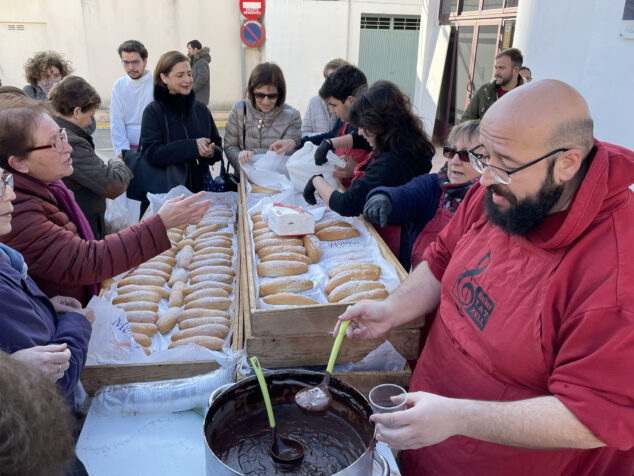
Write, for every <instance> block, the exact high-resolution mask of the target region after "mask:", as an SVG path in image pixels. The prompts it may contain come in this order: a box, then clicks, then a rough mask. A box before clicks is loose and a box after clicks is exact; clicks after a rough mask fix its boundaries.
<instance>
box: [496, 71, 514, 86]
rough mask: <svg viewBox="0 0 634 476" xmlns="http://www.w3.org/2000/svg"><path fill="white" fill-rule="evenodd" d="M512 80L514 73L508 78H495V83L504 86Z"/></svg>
mask: <svg viewBox="0 0 634 476" xmlns="http://www.w3.org/2000/svg"><path fill="white" fill-rule="evenodd" d="M498 81H499V82H498ZM511 81H513V74H512V73H511V75H510V76H509V77H508V78H500V79H499V80H498V79H496V80H495V84H496V85H498V86H500V87H502V86H506V85H507V84H509V83H510V82H511Z"/></svg>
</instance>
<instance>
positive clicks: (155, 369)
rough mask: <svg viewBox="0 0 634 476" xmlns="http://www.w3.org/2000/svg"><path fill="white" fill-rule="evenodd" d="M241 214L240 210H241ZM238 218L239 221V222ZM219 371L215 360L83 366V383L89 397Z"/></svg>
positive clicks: (237, 332) (237, 310)
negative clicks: (115, 388)
mask: <svg viewBox="0 0 634 476" xmlns="http://www.w3.org/2000/svg"><path fill="white" fill-rule="evenodd" d="M238 214H239V210H238ZM239 218H240V217H239V215H238V220H239ZM239 229H240V227H239V226H238V229H237V230H236V240H237V257H236V280H235V288H234V306H233V308H234V311H233V325H232V327H233V335H232V338H231V339H232V340H231V349H232V350H233V351H234V352H235V351H237V350H239V349H242V346H243V334H242V332H243V331H242V314H243V311H241V309H242V308H241V303H240V286H239V282H240V281H239V280H240V278H241V276H240V270H241V269H243V266H242V264H241V261H242V256H243V254H244V253H243V252H242V250H241V240H240V233H239ZM218 368H219V365H218V363H217V362H216V361H215V360H194V361H181V362H151V363H147V364H112V365H91V366H86V367H84V371H83V372H82V374H81V382H82V384H83V386H84V389H85V390H86V392H87V393H88V394H89V395H94V394H95V392H96V391H97V390H99V389H100V388H101V387H103V386H106V385H116V384H126V383H134V382H155V381H158V380H172V379H180V378H187V377H194V376H196V375H201V374H205V373H209V372H212V371H214V370H216V369H218Z"/></svg>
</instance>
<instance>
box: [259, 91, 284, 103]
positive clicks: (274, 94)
mask: <svg viewBox="0 0 634 476" xmlns="http://www.w3.org/2000/svg"><path fill="white" fill-rule="evenodd" d="M253 95H254V96H255V99H264V98H267V99H270V100H271V101H275V100H277V98H278V97H279V96H280V95H279V94H278V93H272V94H264V93H258V92H254V93H253Z"/></svg>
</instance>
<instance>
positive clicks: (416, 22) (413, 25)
mask: <svg viewBox="0 0 634 476" xmlns="http://www.w3.org/2000/svg"><path fill="white" fill-rule="evenodd" d="M394 29H395V30H420V18H399V17H396V18H394Z"/></svg>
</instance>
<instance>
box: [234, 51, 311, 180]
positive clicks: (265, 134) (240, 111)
mask: <svg viewBox="0 0 634 476" xmlns="http://www.w3.org/2000/svg"><path fill="white" fill-rule="evenodd" d="M246 96H247V98H246V99H244V100H242V101H238V102H237V103H235V104H234V105H233V108H232V109H231V112H230V113H229V117H228V119H227V125H226V127H225V137H224V150H225V154H226V155H227V159H228V160H229V163H230V164H231V165H232V166H233V167H234V168H235V169H236V170H238V169H239V168H240V165H242V164H246V163H247V162H249V161H250V160H251V159H253V155H254V154H259V153H265V152H266V151H267V150H268V149H269V146H270V145H271V144H273V142H275V141H277V140H279V139H293V140H296V139H299V138H300V136H301V126H302V119H301V116H300V114H299V111H298V110H297V109H295V108H293V107H291V106H289V105H288V104H286V103H285V101H286V82H285V81H284V74H283V73H282V70H281V69H280V67H279V66H278V65H276V64H273V63H262V64H259V65H257V66H256V67H255V68H254V69H253V72H252V73H251V76H249V83H248V85H247V91H246Z"/></svg>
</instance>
